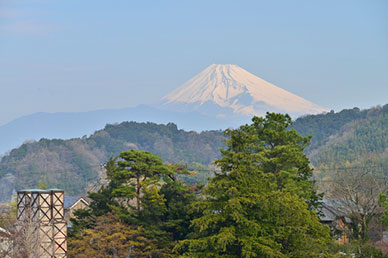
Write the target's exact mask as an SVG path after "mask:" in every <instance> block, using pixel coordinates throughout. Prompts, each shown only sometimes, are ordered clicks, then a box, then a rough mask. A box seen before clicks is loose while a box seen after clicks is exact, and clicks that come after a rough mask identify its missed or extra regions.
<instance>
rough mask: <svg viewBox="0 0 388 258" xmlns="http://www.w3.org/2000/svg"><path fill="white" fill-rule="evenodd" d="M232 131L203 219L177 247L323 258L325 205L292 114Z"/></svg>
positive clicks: (193, 252)
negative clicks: (321, 209) (321, 207)
mask: <svg viewBox="0 0 388 258" xmlns="http://www.w3.org/2000/svg"><path fill="white" fill-rule="evenodd" d="M252 122H253V123H252V124H251V125H244V126H241V127H240V128H239V129H236V130H227V131H226V133H225V134H226V136H227V137H229V140H227V142H226V143H227V149H224V150H221V152H222V158H221V159H220V160H218V161H217V162H216V163H217V164H218V165H219V166H220V167H221V172H220V173H218V174H217V175H216V176H215V177H214V178H212V179H211V180H210V182H209V184H208V186H207V187H206V188H205V189H204V192H203V193H204V196H205V198H203V199H201V200H199V201H197V202H196V203H195V204H194V206H193V207H194V209H195V210H197V211H198V212H200V213H201V215H202V216H200V217H199V218H195V219H194V220H193V221H192V227H193V229H194V231H195V234H194V235H193V238H192V239H186V240H183V241H181V242H180V243H179V245H178V246H177V247H176V250H178V251H179V252H180V253H181V255H182V257H225V258H226V257H228V258H231V257H247V258H248V257H319V255H321V254H322V253H324V252H325V251H326V250H325V248H326V247H327V243H328V242H329V241H330V240H329V239H330V237H329V229H328V228H327V227H326V226H323V225H322V224H321V223H320V222H319V221H318V217H317V215H316V212H315V211H314V210H313V209H312V208H313V207H316V205H317V201H318V199H319V197H318V195H317V194H316V192H315V188H314V182H313V181H311V180H310V178H311V175H312V174H311V173H312V171H311V169H310V167H309V162H308V159H307V158H306V156H305V155H304V154H303V152H302V151H303V149H304V148H305V147H306V146H307V144H308V142H309V138H308V137H302V136H300V135H299V134H298V133H297V132H296V131H294V130H287V128H288V127H289V125H290V124H291V118H290V117H289V116H288V115H281V114H275V113H267V116H266V117H265V118H259V117H254V118H253V119H252Z"/></svg>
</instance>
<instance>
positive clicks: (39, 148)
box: [0, 105, 388, 202]
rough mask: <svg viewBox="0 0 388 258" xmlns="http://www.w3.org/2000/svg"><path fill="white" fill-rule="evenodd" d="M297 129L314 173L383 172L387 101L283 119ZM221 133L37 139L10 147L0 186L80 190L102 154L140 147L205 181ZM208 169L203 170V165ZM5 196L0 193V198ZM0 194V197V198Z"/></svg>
mask: <svg viewBox="0 0 388 258" xmlns="http://www.w3.org/2000/svg"><path fill="white" fill-rule="evenodd" d="M291 128H293V129H295V130H297V131H298V132H299V133H300V134H301V135H303V136H307V135H311V136H312V138H311V145H310V146H309V147H307V148H306V150H305V153H306V154H307V156H308V157H309V159H310V160H311V163H312V165H313V166H314V167H315V176H316V178H317V179H322V180H324V179H328V178H331V177H332V175H331V174H332V173H333V172H335V169H336V168H338V167H346V166H347V167H354V166H358V167H359V166H363V167H369V168H370V169H373V171H374V172H375V173H379V174H384V175H385V173H386V172H385V171H386V170H387V168H386V167H385V164H387V161H388V150H387V149H388V130H387V128H388V105H385V106H383V107H374V108H371V109H367V110H360V109H358V108H354V109H348V110H343V111H341V112H337V113H336V112H333V111H332V112H329V113H326V114H319V115H309V116H304V117H301V118H298V119H297V120H296V121H294V123H293V124H292V125H291ZM223 139H224V136H223V132H222V131H220V130H218V131H204V132H201V133H197V132H194V131H191V132H187V131H184V130H179V129H178V128H177V125H175V124H173V123H169V124H167V125H158V124H154V123H136V122H123V123H120V124H114V125H107V126H106V127H105V128H104V129H102V130H99V131H97V132H95V133H94V134H93V135H91V136H90V137H86V136H84V137H82V138H75V139H70V140H58V139H54V140H48V139H41V140H40V141H38V142H29V143H25V144H23V145H22V146H21V147H19V148H17V149H14V150H12V151H11V152H10V153H9V154H8V155H5V156H4V157H3V158H2V160H1V162H0V186H1V184H2V183H3V184H6V185H7V187H9V182H8V181H7V182H2V177H4V176H5V175H6V174H8V175H14V177H13V178H14V182H13V184H14V186H15V188H16V189H21V188H25V187H36V186H37V185H38V183H39V181H41V182H43V183H45V184H46V185H48V186H50V187H59V188H64V189H65V190H66V191H67V193H68V194H71V195H73V194H79V193H82V192H85V188H87V187H91V185H93V184H94V183H95V182H96V180H97V179H98V178H99V176H100V175H101V173H103V171H104V169H103V167H102V166H101V165H102V164H103V163H105V162H107V160H108V159H109V157H110V156H117V155H118V154H119V153H120V152H122V151H125V150H128V149H138V150H147V151H151V152H152V153H154V154H156V155H158V156H160V157H161V158H162V159H163V160H164V161H165V162H168V163H182V164H188V166H189V168H193V169H194V170H196V171H197V172H196V177H194V178H193V177H187V176H183V177H185V179H187V180H188V181H189V183H196V182H198V181H199V182H205V181H206V179H207V178H208V176H211V175H212V166H209V165H210V164H211V163H212V162H213V161H215V160H216V159H218V158H220V156H221V153H220V151H219V149H220V148H223V147H225V143H224V140H223ZM209 168H210V169H209ZM5 188H6V187H4V188H3V189H5ZM11 194H12V191H9V193H8V196H7V197H5V195H6V194H4V193H2V194H1V195H2V196H0V202H2V201H6V200H7V199H8V198H9V197H10V195H11ZM1 198H3V199H1Z"/></svg>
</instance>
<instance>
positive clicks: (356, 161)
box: [293, 105, 388, 179]
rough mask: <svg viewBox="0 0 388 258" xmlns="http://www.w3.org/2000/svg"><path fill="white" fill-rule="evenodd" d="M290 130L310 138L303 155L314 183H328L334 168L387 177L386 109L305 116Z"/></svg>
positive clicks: (387, 135) (354, 110)
mask: <svg viewBox="0 0 388 258" xmlns="http://www.w3.org/2000/svg"><path fill="white" fill-rule="evenodd" d="M293 128H295V129H296V130H297V131H298V132H300V133H301V134H302V135H312V136H313V137H312V139H311V145H310V147H309V148H308V149H307V150H306V152H307V155H308V156H309V158H310V161H311V163H312V164H313V165H314V166H315V171H316V173H315V175H316V177H317V179H329V178H331V179H332V174H333V173H337V172H338V168H340V169H346V168H348V169H352V168H357V169H363V170H364V171H368V172H372V173H374V174H380V175H381V176H384V177H386V176H388V165H387V164H388V105H385V106H383V107H375V108H371V109H367V110H362V111H361V110H360V109H358V108H354V109H349V110H343V111H341V112H339V113H334V112H330V113H328V114H325V115H316V116H306V117H303V118H300V119H298V120H296V121H295V123H294V124H293Z"/></svg>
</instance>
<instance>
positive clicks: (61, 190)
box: [18, 189, 63, 193]
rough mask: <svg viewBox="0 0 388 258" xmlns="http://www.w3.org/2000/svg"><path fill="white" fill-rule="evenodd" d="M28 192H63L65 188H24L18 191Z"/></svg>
mask: <svg viewBox="0 0 388 258" xmlns="http://www.w3.org/2000/svg"><path fill="white" fill-rule="evenodd" d="M21 192H26V193H36V192H39V193H49V192H63V189H23V190H20V191H18V193H21Z"/></svg>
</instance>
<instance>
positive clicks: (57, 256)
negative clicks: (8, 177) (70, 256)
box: [17, 189, 67, 258]
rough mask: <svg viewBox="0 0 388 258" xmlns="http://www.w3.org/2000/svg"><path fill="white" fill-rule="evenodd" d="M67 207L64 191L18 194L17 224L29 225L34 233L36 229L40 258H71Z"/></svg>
mask: <svg viewBox="0 0 388 258" xmlns="http://www.w3.org/2000/svg"><path fill="white" fill-rule="evenodd" d="M63 204H64V191H63V190H59V189H48V190H42V189H28V190H21V191H18V194H17V220H18V223H19V227H26V226H25V225H29V228H30V229H29V230H30V231H31V226H32V228H33V229H32V231H33V236H34V238H35V240H36V243H37V246H36V248H37V252H36V253H37V256H38V257H37V258H66V257H67V224H66V221H65V217H64V207H63ZM25 230H27V229H25Z"/></svg>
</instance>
